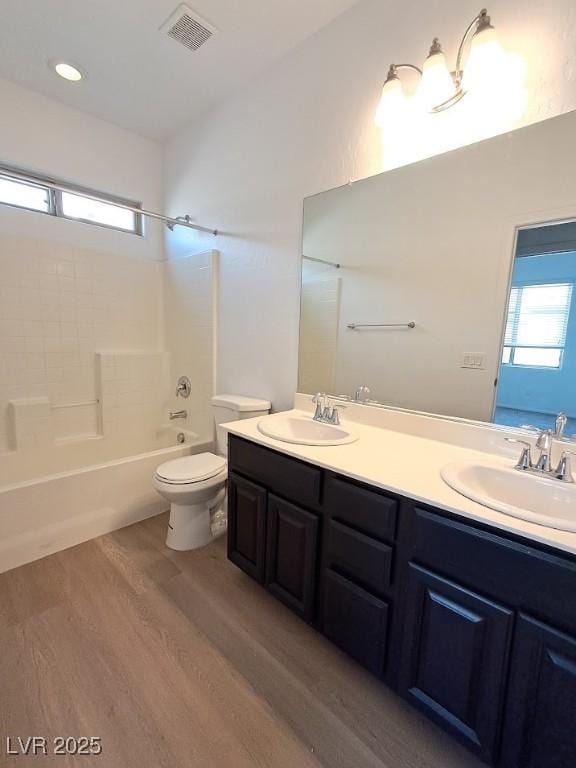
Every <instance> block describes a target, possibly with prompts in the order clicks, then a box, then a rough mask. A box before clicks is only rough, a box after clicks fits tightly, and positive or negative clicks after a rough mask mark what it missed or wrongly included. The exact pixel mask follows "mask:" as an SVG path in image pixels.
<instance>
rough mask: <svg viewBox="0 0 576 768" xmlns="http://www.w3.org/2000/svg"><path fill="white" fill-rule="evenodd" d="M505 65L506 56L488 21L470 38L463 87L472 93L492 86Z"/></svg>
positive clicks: (496, 81) (500, 75) (501, 73)
mask: <svg viewBox="0 0 576 768" xmlns="http://www.w3.org/2000/svg"><path fill="white" fill-rule="evenodd" d="M505 66H506V57H505V54H504V51H503V50H502V46H501V45H500V43H499V42H498V38H497V36H496V30H495V29H494V27H492V26H491V25H490V24H489V23H488V24H487V25H486V26H484V27H482V28H481V29H480V30H479V31H478V32H476V34H475V35H474V37H473V38H472V42H471V44H470V55H469V56H468V60H467V61H466V65H465V67H464V76H463V78H462V87H463V89H464V90H465V91H470V92H471V93H472V92H474V91H478V90H481V89H490V88H492V87H493V86H494V85H495V84H497V83H498V81H499V79H500V77H502V75H503V71H504V69H505Z"/></svg>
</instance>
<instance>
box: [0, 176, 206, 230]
mask: <svg viewBox="0 0 576 768" xmlns="http://www.w3.org/2000/svg"><path fill="white" fill-rule="evenodd" d="M2 175H4V174H2V173H1V172H0V176H2ZM5 175H6V178H10V179H18V180H20V181H25V182H28V183H32V184H41V185H42V186H43V187H48V188H49V189H54V190H57V191H58V192H69V193H70V194H72V195H80V196H81V197H85V198H87V199H88V200H94V201H95V202H97V203H106V204H107V205H115V206H116V207H117V208H124V209H125V210H126V211H132V212H133V213H137V214H140V215H141V216H146V217H148V218H150V219H158V220H159V221H163V222H165V224H166V226H167V227H168V229H170V230H172V229H174V227H175V226H178V227H187V228H188V229H195V230H196V231H197V232H208V233H209V234H211V235H214V236H216V235H217V234H218V230H217V229H212V228H211V227H201V226H200V225H199V224H192V222H191V221H190V216H189V215H188V214H186V215H185V216H177V217H176V218H173V217H171V216H164V215H163V214H162V213H154V211H147V210H146V209H145V208H138V207H137V206H135V205H128V203H121V202H117V201H116V200H110V199H106V198H105V197H99V196H98V195H94V194H92V193H91V192H87V191H85V190H83V189H82V188H81V187H73V186H72V185H66V184H56V183H55V182H53V181H50V180H49V179H43V178H41V177H35V176H33V175H32V174H31V175H30V176H28V175H26V174H25V173H18V172H17V171H12V170H10V171H9V172H8V173H6V174H5Z"/></svg>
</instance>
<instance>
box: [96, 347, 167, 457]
mask: <svg viewBox="0 0 576 768" xmlns="http://www.w3.org/2000/svg"><path fill="white" fill-rule="evenodd" d="M96 357H97V366H96V370H97V378H98V387H97V391H98V399H99V401H100V413H101V425H100V429H101V433H102V434H103V435H104V437H113V436H114V435H119V436H126V435H131V436H132V438H133V441H134V449H135V451H136V452H137V451H138V446H151V445H153V444H154V441H155V439H156V437H157V434H158V429H159V427H160V424H161V422H162V418H163V415H162V414H163V406H164V403H165V400H166V394H167V391H168V355H167V353H165V352H101V353H98V354H97V356H96Z"/></svg>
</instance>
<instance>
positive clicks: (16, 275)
mask: <svg viewBox="0 0 576 768" xmlns="http://www.w3.org/2000/svg"><path fill="white" fill-rule="evenodd" d="M72 226H73V225H72ZM117 242H118V243H120V242H121V241H120V240H118V241H117ZM161 280H162V265H161V264H160V263H157V262H152V261H147V260H144V259H138V258H136V257H133V256H126V255H125V254H124V253H122V252H121V251H120V250H119V249H118V250H116V251H109V252H100V251H93V250H88V249H81V248H77V247H74V246H72V245H69V244H65V243H54V242H50V241H49V240H40V239H33V238H27V237H20V236H16V235H9V234H6V233H0V452H2V451H8V450H10V448H11V442H12V440H13V435H11V423H10V420H9V414H8V403H9V402H10V401H18V400H23V399H29V398H47V399H48V400H49V401H50V403H51V404H52V405H59V404H64V403H68V402H82V401H90V400H95V399H96V397H97V380H96V372H95V353H96V352H97V351H100V350H107V349H121V350H124V349H128V350H159V349H160V348H161V335H162V323H161V301H162V292H161ZM53 423H54V438H55V439H58V438H59V437H60V438H66V437H70V436H73V435H74V434H93V433H94V431H95V430H96V428H97V426H98V425H97V420H96V411H95V409H94V408H92V409H90V408H85V409H82V408H79V409H66V410H58V411H57V416H56V417H55V418H54V419H53Z"/></svg>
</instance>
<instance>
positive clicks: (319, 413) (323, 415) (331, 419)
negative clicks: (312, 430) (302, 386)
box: [312, 392, 340, 426]
mask: <svg viewBox="0 0 576 768" xmlns="http://www.w3.org/2000/svg"><path fill="white" fill-rule="evenodd" d="M312 402H313V403H316V410H315V411H314V416H313V419H314V421H319V422H322V423H323V424H333V425H336V426H337V425H338V424H340V416H339V415H338V408H336V406H332V407H330V399H329V397H328V395H327V394H326V393H325V392H317V393H316V394H315V395H314V397H313V398H312Z"/></svg>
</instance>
